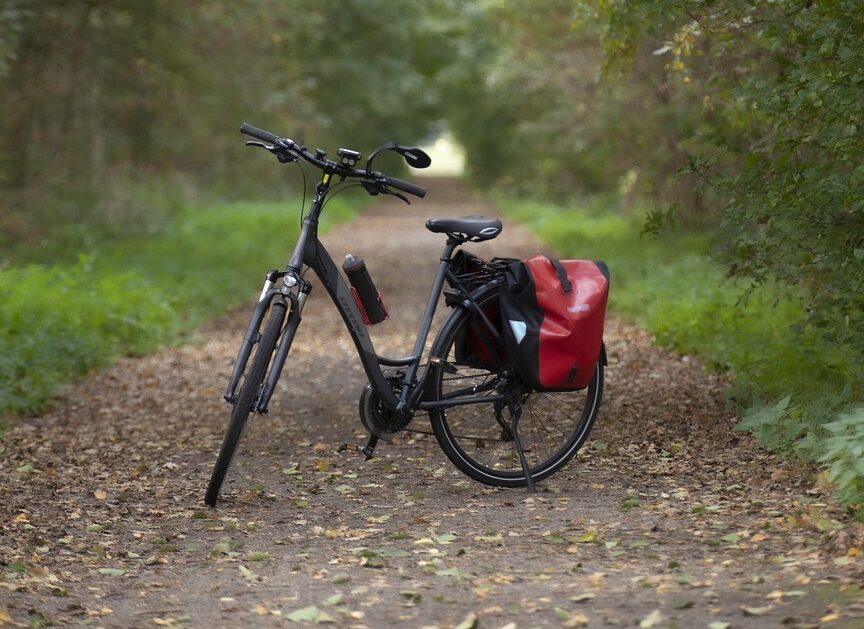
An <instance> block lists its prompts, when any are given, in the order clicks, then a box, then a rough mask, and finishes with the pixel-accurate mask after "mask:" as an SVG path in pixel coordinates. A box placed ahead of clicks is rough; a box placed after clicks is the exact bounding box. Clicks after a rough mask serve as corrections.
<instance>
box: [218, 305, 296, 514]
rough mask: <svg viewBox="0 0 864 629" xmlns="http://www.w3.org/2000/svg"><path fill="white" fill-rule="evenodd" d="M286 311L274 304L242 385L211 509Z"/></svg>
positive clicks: (224, 444)
mask: <svg viewBox="0 0 864 629" xmlns="http://www.w3.org/2000/svg"><path fill="white" fill-rule="evenodd" d="M286 311H287V308H286V307H285V304H283V303H274V304H272V306H271V307H270V315H269V317H268V319H267V323H266V325H265V327H264V334H262V335H261V339H260V340H259V341H258V346H257V348H256V350H255V355H254V356H253V358H252V366H251V367H250V368H249V370H248V371H247V374H246V378H245V380H244V381H243V384H242V385H241V386H240V391H239V393H238V395H237V401H236V402H235V403H234V407H233V408H232V409H231V419H230V420H229V422H228V429H227V430H226V431H225V437H224V438H223V439H222V447H221V448H220V449H219V456H217V457H216V463H215V465H214V466H213V472H212V473H211V474H210V482H209V483H208V485H207V493H206V494H205V495H204V503H205V504H207V505H210V506H211V507H214V506H216V501H217V500H218V499H219V491H220V490H221V489H222V483H224V482H225V477H226V476H227V475H228V469H229V468H230V467H231V461H232V460H233V458H234V452H235V451H236V450H237V445H238V444H239V443H240V438H241V437H242V436H243V431H244V429H245V427H246V423H247V420H248V419H249V414H250V413H251V412H252V404H254V403H255V399H256V398H257V397H258V393H259V392H260V390H261V385H262V384H263V382H264V377H265V376H266V374H267V367H268V366H269V365H270V359H271V357H272V356H273V351H274V349H275V348H276V341H277V340H278V339H279V333H280V332H281V331H282V324H283V323H284V321H285V312H286Z"/></svg>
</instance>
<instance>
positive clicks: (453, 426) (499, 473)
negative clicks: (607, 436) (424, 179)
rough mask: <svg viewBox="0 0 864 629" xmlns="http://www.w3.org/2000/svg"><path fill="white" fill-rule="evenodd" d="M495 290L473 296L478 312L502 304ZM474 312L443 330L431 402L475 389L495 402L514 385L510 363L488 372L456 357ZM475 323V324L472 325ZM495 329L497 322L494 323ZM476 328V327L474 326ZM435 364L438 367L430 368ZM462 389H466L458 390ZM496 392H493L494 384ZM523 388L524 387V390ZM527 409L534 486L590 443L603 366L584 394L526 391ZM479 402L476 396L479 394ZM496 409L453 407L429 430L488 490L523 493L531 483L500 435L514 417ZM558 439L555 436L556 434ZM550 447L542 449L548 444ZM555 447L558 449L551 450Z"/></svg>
mask: <svg viewBox="0 0 864 629" xmlns="http://www.w3.org/2000/svg"><path fill="white" fill-rule="evenodd" d="M500 290H501V289H500V287H499V286H498V284H497V283H494V284H487V285H486V286H483V287H481V288H480V289H478V290H477V291H475V292H474V293H473V296H474V299H475V300H476V301H477V303H478V305H479V306H480V307H481V308H485V307H487V305H490V302H491V301H493V300H497V299H498V296H499V294H500ZM472 314H473V313H472V311H471V310H470V309H468V308H465V307H460V308H458V309H457V310H455V311H454V312H453V313H451V315H450V316H449V317H448V319H447V320H446V321H445V322H444V325H442V326H441V331H440V332H439V333H438V336H437V337H436V339H435V343H434V344H433V347H432V356H436V357H440V358H442V359H443V360H442V362H441V363H439V364H438V365H437V366H434V367H433V368H434V371H433V372H432V373H430V377H431V378H432V381H431V382H430V383H429V394H428V395H429V398H430V399H433V400H441V399H443V398H444V396H445V395H447V392H448V391H450V395H454V393H453V391H452V390H451V387H453V386H455V387H456V389H455V390H456V391H461V390H465V391H473V390H474V389H472V387H477V390H480V391H482V390H483V389H484V388H485V389H487V390H488V392H489V393H490V394H493V393H497V392H500V391H501V390H502V389H503V388H504V387H506V386H508V384H507V383H508V382H509V383H513V382H514V379H517V378H518V376H516V375H515V374H514V373H513V371H512V370H511V369H509V368H508V365H506V360H499V361H498V362H497V364H496V365H495V366H494V367H492V366H489V367H488V368H482V367H479V366H478V365H476V364H473V365H468V364H467V362H472V361H470V360H468V361H466V359H465V358H464V357H462V358H461V359H460V358H458V357H457V355H456V354H457V351H458V350H456V348H455V346H456V343H457V339H460V338H462V339H464V332H465V329H466V326H470V325H471V324H472V323H471V320H472ZM475 321H476V318H475ZM493 323H495V321H493ZM475 325H476V323H475ZM433 364H434V363H433ZM460 381H461V382H460ZM495 382H498V383H499V384H498V385H496V386H495V387H494V388H492V385H493V383H495ZM523 386H524V385H523ZM524 390H525V391H527V392H526V393H524V400H523V402H522V408H523V414H522V417H521V418H520V422H519V428H518V431H519V436H520V439H521V441H522V445H523V448H524V449H525V454H526V458H527V459H528V461H529V463H528V466H529V470H530V475H531V478H532V480H533V481H534V482H537V481H540V480H543V479H544V478H548V477H549V476H551V475H552V474H554V473H555V472H557V471H558V470H560V469H561V468H562V467H563V466H564V465H566V464H567V463H568V462H569V461H570V460H571V459H572V458H573V457H574V456H575V455H576V453H577V452H578V451H579V448H580V447H581V446H582V444H583V443H584V442H585V440H586V439H587V438H588V434H589V433H590V431H591V428H592V426H593V425H594V421H595V420H596V418H597V414H598V411H599V408H600V403H601V401H602V397H603V361H602V357H601V358H599V359H598V361H597V364H596V366H595V369H594V376H593V378H592V379H591V382H590V384H589V385H588V387H587V388H585V389H582V390H579V391H566V392H544V391H534V390H528V389H524ZM474 394H475V395H476V393H474ZM497 414H498V418H496V411H495V404H494V403H493V402H489V403H480V404H471V405H464V406H452V407H449V408H446V409H440V410H434V411H430V413H429V418H430V421H431V423H432V430H433V432H434V434H435V438H436V439H437V440H438V443H439V445H440V446H441V449H442V450H443V452H444V454H445V455H446V456H447V458H448V459H450V461H451V462H452V463H453V464H454V465H455V466H456V467H457V468H458V469H459V470H460V471H462V472H463V473H465V474H466V475H468V476H469V477H471V478H473V479H474V480H476V481H478V482H481V483H483V484H485V485H491V486H495V487H524V486H525V485H526V476H525V473H524V471H523V469H522V467H521V465H520V463H519V458H518V455H517V453H516V448H515V442H514V441H513V440H512V436H510V438H509V439H508V438H507V437H508V435H507V434H506V432H505V430H504V429H503V427H502V423H501V421H500V420H504V422H503V423H504V424H505V425H509V417H510V415H509V412H508V411H507V410H506V409H503V412H501V411H500V410H499V411H498V413H497ZM550 427H552V428H554V429H557V430H556V432H558V433H560V435H553V430H552V429H550ZM544 438H546V439H545V441H548V442H549V443H548V444H547V443H543V441H544ZM552 442H556V443H552Z"/></svg>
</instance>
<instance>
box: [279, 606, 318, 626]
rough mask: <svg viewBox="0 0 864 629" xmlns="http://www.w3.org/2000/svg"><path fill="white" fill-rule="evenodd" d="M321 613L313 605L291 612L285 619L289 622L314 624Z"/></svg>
mask: <svg viewBox="0 0 864 629" xmlns="http://www.w3.org/2000/svg"><path fill="white" fill-rule="evenodd" d="M320 613H321V612H320V611H319V610H318V608H317V607H315V606H314V605H310V606H309V607H304V608H303V609H298V610H296V611H293V612H291V613H290V614H288V615H287V616H285V618H287V619H288V620H290V621H291V622H315V621H316V620H317V619H318V615H319V614H320Z"/></svg>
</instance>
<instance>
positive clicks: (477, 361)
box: [205, 123, 606, 506]
mask: <svg viewBox="0 0 864 629" xmlns="http://www.w3.org/2000/svg"><path fill="white" fill-rule="evenodd" d="M240 130H241V133H244V134H246V135H249V136H251V137H254V138H256V140H257V141H247V143H246V144H247V145H248V146H253V147H257V148H262V149H265V150H267V151H269V152H270V153H271V154H273V155H274V156H275V157H276V158H277V159H278V160H279V161H280V162H282V163H294V162H301V160H302V162H305V163H307V164H310V165H311V166H314V167H315V168H317V169H319V170H320V171H321V172H322V175H321V179H320V181H319V182H318V183H317V185H316V187H315V194H314V196H313V197H312V201H311V204H310V206H309V208H308V211H307V213H306V215H305V218H304V219H303V222H302V227H301V230H300V234H299V237H298V240H297V243H296V244H295V247H294V250H293V253H292V255H291V259H290V261H289V262H288V264H287V266H286V267H285V268H284V269H282V270H275V269H274V270H271V271H269V272H268V273H267V274H266V277H265V281H264V285H263V287H262V289H261V293H260V295H259V297H258V300H257V301H256V303H255V305H254V308H253V311H252V314H251V317H250V320H249V324H248V326H247V328H246V333H245V334H244V336H243V340H242V343H241V346H240V350H239V352H238V354H237V358H236V360H235V362H234V367H233V369H232V373H231V376H230V379H229V383H228V388H227V390H226V393H225V395H224V399H225V400H226V401H227V402H228V403H229V404H231V405H232V406H233V409H232V412H231V417H230V420H229V424H228V428H227V430H226V433H225V437H224V439H223V442H222V447H221V449H220V451H219V455H218V457H217V460H216V464H215V465H214V468H213V472H212V475H211V478H210V482H209V484H208V487H207V492H206V495H205V502H206V504H208V505H211V506H215V504H216V502H217V499H218V497H219V491H220V489H221V487H222V483H223V481H224V480H225V476H226V474H227V472H228V470H229V467H230V465H231V460H232V458H233V455H234V452H235V450H236V448H237V445H238V443H239V441H240V438H241V436H242V434H243V430H244V428H245V426H246V425H247V420H248V418H249V415H250V414H252V413H258V414H263V413H267V411H268V405H269V403H270V399H271V397H272V395H273V392H274V390H275V387H276V383H277V381H278V379H279V377H280V375H281V373H282V370H283V368H284V366H285V362H286V359H287V356H288V353H289V350H290V348H291V344H292V342H293V340H294V337H295V334H296V332H297V329H298V327H299V325H300V321H301V315H302V313H303V309H304V306H305V304H306V300H307V298H308V296H309V294H310V292H311V290H312V284H311V283H310V282H309V281H308V280H306V272H307V271H308V270H310V269H311V270H312V271H313V272H314V274H315V275H316V276H317V277H318V279H319V280H320V282H321V284H323V286H324V288H325V290H326V291H327V293H328V294H329V295H330V298H331V299H332V301H333V304H334V305H335V307H336V309H337V310H338V311H339V313H340V314H341V316H342V319H343V322H344V323H345V326H346V327H347V329H348V332H349V333H350V335H351V338H352V340H353V342H354V345H355V346H356V349H357V353H358V356H359V359H360V362H361V364H362V366H363V369H364V371H365V374H366V376H367V378H368V384H367V385H366V387H365V388H364V389H363V391H362V393H361V396H360V420H361V423H362V424H363V426H364V428H365V429H366V430H367V432H368V434H369V438H368V442H367V443H366V445H365V446H364V447H362V448H358V450H360V452H361V453H362V454H363V455H364V456H365V457H366V458H367V459H369V458H371V457H372V456H373V453H374V450H375V447H376V445H377V444H378V442H379V440H389V439H391V438H392V437H393V436H394V435H395V434H397V433H398V432H400V431H403V430H406V429H408V426H409V424H410V422H411V421H412V419H414V417H415V415H416V414H417V413H418V412H420V413H422V412H425V413H428V416H429V419H430V421H431V424H432V432H433V434H434V436H435V438H436V439H437V441H438V443H439V445H440V447H441V449H442V450H443V451H444V454H445V455H446V456H447V458H448V459H449V460H450V461H451V462H452V463H453V464H454V465H455V466H456V467H457V468H458V469H459V470H460V471H462V472H463V473H465V474H466V475H468V476H469V477H471V478H472V479H474V480H476V481H479V482H481V483H484V484H487V485H492V486H500V487H523V486H526V487H527V488H528V490H529V491H533V490H534V484H535V483H536V482H538V481H540V480H543V479H544V478H547V477H548V476H550V475H552V474H554V473H555V472H557V471H558V470H560V469H561V468H562V467H563V466H564V465H565V464H566V463H567V462H568V461H570V459H572V458H573V456H574V455H575V454H576V452H577V451H578V450H579V448H580V447H581V445H582V444H583V443H584V441H585V439H586V438H587V436H588V433H589V432H590V430H591V427H592V425H593V424H594V421H595V419H596V417H597V413H598V410H599V406H600V402H601V399H602V394H603V368H604V365H605V364H606V355H605V349H604V350H603V352H602V353H601V356H600V358H599V359H598V360H597V363H596V365H595V367H594V374H593V377H592V379H591V381H590V384H589V385H588V387H587V388H585V389H582V390H580V391H572V392H569V391H568V392H540V391H534V390H532V389H530V388H529V387H527V386H526V385H525V384H524V383H523V382H522V381H521V380H520V378H519V377H518V375H516V373H515V372H514V370H513V369H512V366H511V365H510V364H508V360H507V356H506V349H505V347H504V343H503V339H502V337H501V332H500V328H499V326H498V325H496V322H495V321H494V319H495V318H496V315H495V313H496V307H497V301H498V296H499V294H500V291H501V284H502V279H501V276H502V268H503V267H502V264H503V261H502V260H499V259H494V258H493V259H492V260H491V261H490V262H486V261H484V260H481V259H480V258H477V257H476V256H473V255H471V254H468V253H467V252H466V251H465V250H464V249H461V248H460V247H461V246H462V245H463V244H464V243H466V242H482V241H487V240H491V239H493V238H495V237H496V236H498V234H500V233H501V230H502V224H501V221H500V220H498V219H490V218H484V217H480V216H469V217H463V218H430V219H429V220H428V221H427V222H426V228H427V229H429V230H430V231H432V232H433V233H440V234H443V235H445V236H446V241H445V244H444V249H443V252H442V254H441V256H440V259H439V263H438V268H437V271H436V274H435V278H434V280H433V282H432V286H431V288H430V291H429V297H428V300H427V303H426V307H425V310H424V313H423V316H422V319H421V322H420V329H419V331H418V333H417V338H416V341H415V343H414V347H413V349H412V351H411V354H410V355H408V356H403V357H396V358H392V357H386V356H380V355H378V354H377V353H375V350H374V347H373V344H372V341H371V339H370V336H369V333H368V331H367V329H366V324H365V323H364V311H363V310H362V302H358V301H355V296H354V293H352V291H351V289H350V288H349V286H348V284H347V283H346V281H345V279H343V277H342V275H341V274H340V273H339V270H338V269H337V267H336V264H335V263H334V262H333V259H332V258H331V257H330V255H329V253H328V252H327V249H326V248H325V247H324V245H323V243H321V241H320V240H319V239H318V220H319V217H320V215H321V212H322V209H323V208H324V205H325V203H326V200H327V198H328V194H331V195H332V193H333V192H334V191H335V190H337V189H339V188H340V187H344V186H347V185H352V184H354V185H359V186H361V187H363V188H364V189H365V190H366V192H368V193H369V194H370V195H378V194H387V195H393V196H396V197H398V198H400V199H402V200H403V201H404V202H406V203H410V202H409V200H408V198H407V197H405V196H404V195H403V194H402V193H403V192H404V193H407V194H411V195H414V196H417V197H420V198H422V197H423V196H425V194H426V190H425V189H424V188H423V187H422V186H418V185H416V184H413V183H410V182H407V181H403V180H400V179H397V178H395V177H391V176H389V175H386V174H384V173H381V172H377V171H374V170H372V165H373V162H374V159H375V157H376V156H378V155H379V154H380V153H381V152H383V151H386V150H392V151H395V152H397V153H399V154H400V155H401V156H402V157H403V158H404V159H405V161H406V162H407V163H408V164H409V165H411V166H413V167H415V168H425V167H427V166H429V165H430V163H431V160H430V158H429V156H428V155H426V154H425V153H424V152H423V151H421V150H420V149H418V148H415V147H408V146H403V145H400V144H396V143H395V142H389V143H387V144H385V145H383V146H381V147H379V148H378V149H376V150H375V151H373V153H372V154H371V155H370V156H369V158H368V159H367V161H366V164H365V167H364V168H357V164H358V162H359V161H360V159H361V154H360V153H359V152H357V151H354V150H351V149H345V148H340V149H339V150H338V151H337V155H338V157H339V161H338V162H336V161H332V160H329V159H327V157H326V153H325V152H324V151H322V150H320V149H317V150H316V151H315V152H314V153H313V152H311V151H309V150H308V149H307V148H306V147H305V146H303V145H302V144H298V143H297V142H294V141H293V140H291V139H290V138H284V137H280V136H278V135H276V134H274V133H271V132H269V131H265V130H263V129H259V128H256V127H254V126H252V125H249V124H246V123H244V124H243V125H242V126H241V129H240ZM301 165H302V163H301ZM337 178H338V179H339V181H338V182H336V183H334V180H335V179H337ZM445 282H446V283H447V284H448V287H446V288H445V286H444V284H445ZM442 294H443V296H444V302H445V304H446V306H447V307H449V308H450V309H451V312H450V314H449V315H448V316H447V318H446V319H445V321H444V323H443V324H442V325H441V327H440V329H439V330H438V332H437V333H436V336H435V339H434V342H433V344H432V347H431V349H430V351H429V354H428V356H427V358H426V360H425V362H424V361H423V350H424V347H425V344H426V340H427V338H428V336H429V333H430V330H431V326H432V319H433V316H434V314H435V311H436V308H437V306H438V302H439V301H440V297H441V295H442ZM265 319H266V322H265ZM262 324H263V331H262ZM466 339H471V340H472V341H473V342H474V343H475V344H476V345H477V346H478V347H479V350H478V349H476V348H475V351H474V352H471V351H469V350H468V349H467V348H466ZM253 352H254V355H253ZM479 354H482V356H479ZM250 358H251V360H250ZM520 423H521V426H522V428H523V430H522V431H520ZM526 424H527V426H528V428H529V430H528V433H527V436H526V432H525V430H524V428H525V425H526Z"/></svg>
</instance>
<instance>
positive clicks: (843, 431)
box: [819, 406, 864, 504]
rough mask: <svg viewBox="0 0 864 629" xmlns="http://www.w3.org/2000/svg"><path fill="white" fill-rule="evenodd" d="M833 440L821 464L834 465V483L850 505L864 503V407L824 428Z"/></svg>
mask: <svg viewBox="0 0 864 629" xmlns="http://www.w3.org/2000/svg"><path fill="white" fill-rule="evenodd" d="M825 430H827V431H828V432H829V433H830V434H831V436H830V437H829V438H828V439H827V440H826V441H825V444H824V454H823V455H822V456H821V457H820V459H819V460H820V461H822V462H823V463H828V464H830V465H831V467H830V469H829V473H830V476H831V480H832V481H833V482H834V483H836V484H837V488H838V491H839V493H838V495H839V496H840V497H841V498H843V499H845V500H846V501H847V502H853V503H859V504H860V503H862V502H864V407H860V406H859V407H857V408H854V409H852V410H850V411H849V412H848V413H842V414H841V415H840V416H839V417H838V418H837V420H836V421H833V422H831V423H830V424H826V425H825Z"/></svg>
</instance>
